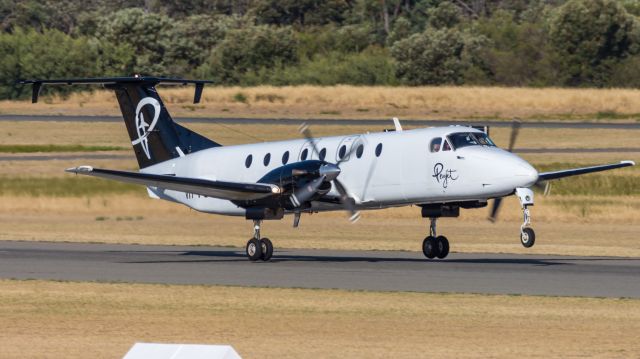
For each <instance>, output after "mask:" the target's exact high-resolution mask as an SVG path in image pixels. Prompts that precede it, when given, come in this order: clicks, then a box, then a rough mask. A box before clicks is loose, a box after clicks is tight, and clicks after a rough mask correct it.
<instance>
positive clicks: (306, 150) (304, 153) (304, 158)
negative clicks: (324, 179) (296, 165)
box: [300, 148, 309, 161]
mask: <svg viewBox="0 0 640 359" xmlns="http://www.w3.org/2000/svg"><path fill="white" fill-rule="evenodd" d="M308 154H309V149H308V148H305V149H304V150H303V151H302V153H301V154H300V159H301V160H302V161H306V159H307V155H308Z"/></svg>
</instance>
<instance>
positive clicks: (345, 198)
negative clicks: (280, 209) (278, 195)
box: [294, 123, 360, 223]
mask: <svg viewBox="0 0 640 359" xmlns="http://www.w3.org/2000/svg"><path fill="white" fill-rule="evenodd" d="M299 130H300V133H301V134H302V135H303V136H304V137H305V138H306V139H307V141H309V143H310V144H311V148H312V149H313V151H314V152H315V153H316V154H318V155H319V154H320V151H319V150H318V146H317V145H316V141H315V139H314V137H313V135H312V134H311V130H310V129H309V126H308V125H307V124H306V123H303V124H302V125H301V126H300V128H299ZM356 147H357V146H353V145H352V146H351V148H350V149H349V152H347V153H345V154H344V156H342V157H341V158H340V159H339V160H338V162H336V163H335V164H332V163H327V164H325V165H323V166H322V167H320V174H321V177H319V178H318V179H315V180H313V181H311V182H310V183H309V184H308V185H306V186H304V187H303V188H302V189H301V190H303V189H305V188H312V187H311V185H314V184H315V182H316V181H319V180H320V181H319V182H318V185H317V186H316V187H315V190H314V191H313V192H311V193H310V194H309V195H308V197H306V199H307V200H308V199H309V198H311V197H312V196H313V193H315V191H317V189H318V188H319V187H320V184H322V182H323V181H325V180H329V181H330V182H332V183H333V185H334V187H335V189H336V191H338V193H339V194H340V203H342V206H343V207H344V209H345V210H346V211H347V212H349V214H350V217H349V221H351V222H352V223H353V222H355V221H357V220H358V219H360V212H359V211H358V210H356V208H355V200H354V199H353V198H351V196H349V192H348V191H347V189H346V187H345V186H344V184H343V183H342V182H340V180H338V178H337V177H338V175H339V174H340V167H339V166H340V164H341V163H342V162H344V161H345V160H346V159H348V158H349V157H350V156H351V154H353V152H354V151H355V149H356ZM296 192H297V191H296ZM304 193H308V192H304ZM301 195H302V194H301ZM294 196H295V197H297V199H298V200H299V201H300V197H299V196H298V195H297V193H295V194H294ZM303 202H304V201H300V203H303Z"/></svg>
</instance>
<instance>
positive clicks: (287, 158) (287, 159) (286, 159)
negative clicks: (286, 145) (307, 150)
mask: <svg viewBox="0 0 640 359" xmlns="http://www.w3.org/2000/svg"><path fill="white" fill-rule="evenodd" d="M287 162H289V151H286V152H285V153H284V154H283V155H282V164H283V165H286V164H287Z"/></svg>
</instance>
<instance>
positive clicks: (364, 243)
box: [0, 190, 640, 257]
mask: <svg viewBox="0 0 640 359" xmlns="http://www.w3.org/2000/svg"><path fill="white" fill-rule="evenodd" d="M487 213H488V209H486V208H485V209H478V210H463V211H462V216H461V217H460V218H457V219H456V218H445V219H442V220H440V221H439V225H438V228H439V231H440V232H441V233H443V234H445V235H446V236H447V237H448V238H449V240H450V241H451V247H452V251H454V252H476V253H477V252H485V253H486V252H495V253H521V254H527V253H528V254H531V253H537V254H543V253H544V254H563V255H611V256H630V257H640V242H639V241H638V240H637V235H638V233H640V215H639V213H640V200H639V199H638V198H635V197H634V198H631V199H624V198H621V197H612V198H608V197H597V198H574V197H570V198H569V199H568V200H567V199H566V198H562V197H547V198H539V202H537V203H536V206H535V207H534V208H533V209H532V214H533V225H534V227H535V229H536V233H537V236H538V239H537V241H536V245H535V246H534V247H533V248H530V249H525V248H523V247H522V246H521V245H520V242H519V239H518V233H519V227H520V222H521V218H520V216H521V211H520V209H519V204H518V202H517V200H516V199H515V198H508V199H507V200H506V201H505V205H504V208H503V209H502V211H501V219H500V221H499V222H498V223H496V224H491V223H488V222H487V221H486V219H485V218H486V215H487ZM291 223H292V218H291V217H287V218H285V219H284V220H283V221H267V222H265V223H264V225H263V234H264V235H266V236H268V237H270V238H271V239H272V240H273V241H274V243H275V245H276V247H277V248H329V249H355V250H364V249H366V250H408V251H419V250H420V243H421V242H422V239H423V238H424V236H425V235H426V232H427V221H426V220H425V219H422V218H420V211H419V209H418V208H416V207H405V208H396V209H388V210H382V211H374V212H365V213H363V218H362V219H361V220H360V221H358V222H357V223H356V224H349V222H348V221H347V219H346V216H345V214H344V213H340V212H336V213H321V214H314V215H304V216H303V218H302V222H301V225H300V228H298V229H294V228H292V227H291ZM250 235H251V225H250V223H248V222H247V221H246V220H245V219H244V218H238V217H224V216H216V215H208V214H203V213H198V212H195V211H192V210H189V209H187V208H186V207H183V206H180V205H176V204H171V203H167V202H161V201H158V200H152V199H149V198H145V197H144V191H143V190H141V193H140V195H139V196H138V195H120V196H105V197H92V198H50V197H38V198H31V197H8V196H5V197H2V198H1V200H0V240H37V241H72V242H104V243H141V244H169V245H222V246H234V247H243V246H244V244H245V243H246V241H247V239H248V238H249V237H250ZM603 238H609V239H610V240H607V241H603Z"/></svg>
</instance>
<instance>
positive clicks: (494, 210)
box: [487, 119, 522, 222]
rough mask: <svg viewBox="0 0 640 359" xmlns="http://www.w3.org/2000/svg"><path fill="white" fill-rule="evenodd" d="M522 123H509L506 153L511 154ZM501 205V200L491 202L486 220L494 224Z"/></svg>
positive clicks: (516, 121) (514, 121)
mask: <svg viewBox="0 0 640 359" xmlns="http://www.w3.org/2000/svg"><path fill="white" fill-rule="evenodd" d="M521 126H522V123H520V121H518V120H517V119H516V120H513V122H512V123H511V135H509V147H508V148H507V151H509V152H513V148H514V147H515V145H516V139H517V138H518V133H520V127H521ZM501 205H502V198H496V199H494V200H493V205H492V206H491V212H489V217H488V218H487V219H488V220H489V221H491V222H495V221H496V220H497V219H498V212H499V211H500V206H501Z"/></svg>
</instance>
